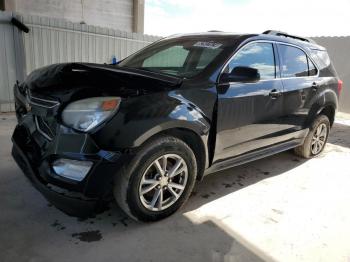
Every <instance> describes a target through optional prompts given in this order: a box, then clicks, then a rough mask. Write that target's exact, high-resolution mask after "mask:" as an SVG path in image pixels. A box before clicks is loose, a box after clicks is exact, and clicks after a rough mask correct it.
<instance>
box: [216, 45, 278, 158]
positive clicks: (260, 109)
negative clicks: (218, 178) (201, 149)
mask: <svg viewBox="0 0 350 262" xmlns="http://www.w3.org/2000/svg"><path fill="white" fill-rule="evenodd" d="M277 61H278V58H277V56H276V50H275V45H274V44H273V43H271V42H262V41H259V42H251V43H248V44H247V45H245V46H244V47H242V48H241V49H240V50H239V51H237V53H236V54H235V55H234V56H233V57H232V59H231V61H230V62H229V64H228V65H227V67H226V68H225V69H224V72H231V71H232V70H233V69H234V68H235V67H237V66H245V67H252V68H255V69H257V70H258V71H259V74H260V80H259V81H257V82H252V83H244V82H234V83H221V84H219V85H218V108H217V134H216V148H215V155H214V162H218V161H222V160H225V159H228V158H231V157H234V156H238V155H242V154H244V153H247V152H251V151H254V150H257V149H260V148H263V147H266V146H269V145H271V144H273V143H277V142H278V141H276V140H275V138H278V136H279V132H280V126H279V124H278V122H279V117H281V116H282V110H283V103H282V101H283V100H282V97H281V96H280V94H281V92H282V83H281V80H280V78H279V76H278V75H279V72H278V66H276V62H277Z"/></svg>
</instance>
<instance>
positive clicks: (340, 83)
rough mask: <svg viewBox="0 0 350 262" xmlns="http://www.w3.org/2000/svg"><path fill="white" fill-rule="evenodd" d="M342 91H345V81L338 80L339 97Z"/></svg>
mask: <svg viewBox="0 0 350 262" xmlns="http://www.w3.org/2000/svg"><path fill="white" fill-rule="evenodd" d="M342 89H343V81H341V80H340V79H338V94H339V95H340V93H341V90H342Z"/></svg>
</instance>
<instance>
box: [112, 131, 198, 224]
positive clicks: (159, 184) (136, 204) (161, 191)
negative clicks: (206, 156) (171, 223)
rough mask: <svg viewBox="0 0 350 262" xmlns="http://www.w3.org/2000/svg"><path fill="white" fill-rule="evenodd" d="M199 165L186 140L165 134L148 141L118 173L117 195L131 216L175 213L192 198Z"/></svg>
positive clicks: (147, 217)
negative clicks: (191, 194)
mask: <svg viewBox="0 0 350 262" xmlns="http://www.w3.org/2000/svg"><path fill="white" fill-rule="evenodd" d="M196 174H197V165H196V159H195V156H194V154H193V152H192V150H191V148H190V147H189V146H188V145H187V144H186V143H184V142H183V141H181V140H179V139H177V138H175V137H170V136H162V137H159V138H157V139H153V140H151V141H149V142H148V143H146V144H145V145H144V146H142V148H141V149H140V151H139V152H138V153H137V155H136V157H135V158H134V160H133V161H131V163H129V164H128V166H126V167H125V168H124V170H123V171H122V172H120V173H119V174H117V177H116V179H115V185H114V196H115V199H116V201H117V203H118V204H119V206H120V207H121V208H122V209H123V211H124V212H125V213H126V214H128V215H129V216H130V217H132V218H134V219H136V220H141V221H156V220H160V219H163V218H165V217H167V216H170V215H171V214H173V213H174V212H175V211H176V210H178V209H179V208H180V207H181V206H182V205H183V204H184V203H185V202H186V200H187V199H188V197H189V195H190V193H191V191H192V188H193V186H194V183H195V177H196Z"/></svg>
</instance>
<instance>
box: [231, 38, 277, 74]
mask: <svg viewBox="0 0 350 262" xmlns="http://www.w3.org/2000/svg"><path fill="white" fill-rule="evenodd" d="M237 66H246V67H251V68H255V69H258V72H259V74H260V79H273V78H275V75H276V70H275V69H276V68H275V56H274V52H273V47H272V44H271V43H252V44H248V45H246V46H244V47H243V48H242V49H240V50H239V51H238V52H237V53H236V54H235V55H234V57H233V58H232V60H231V61H230V63H229V65H228V69H227V68H226V71H227V72H231V71H232V70H233V69H234V68H235V67H237Z"/></svg>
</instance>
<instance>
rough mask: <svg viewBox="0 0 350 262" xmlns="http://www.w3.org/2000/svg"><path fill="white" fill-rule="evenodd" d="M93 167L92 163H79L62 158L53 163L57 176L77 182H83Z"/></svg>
mask: <svg viewBox="0 0 350 262" xmlns="http://www.w3.org/2000/svg"><path fill="white" fill-rule="evenodd" d="M91 167H92V162H91V161H79V160H72V159H65V158H60V159H57V160H55V161H54V162H53V163H52V169H53V170H54V171H55V173H56V175H59V176H61V177H65V178H69V179H72V180H75V181H82V180H83V179H84V178H85V176H86V175H87V174H88V173H89V171H90V169H91Z"/></svg>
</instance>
